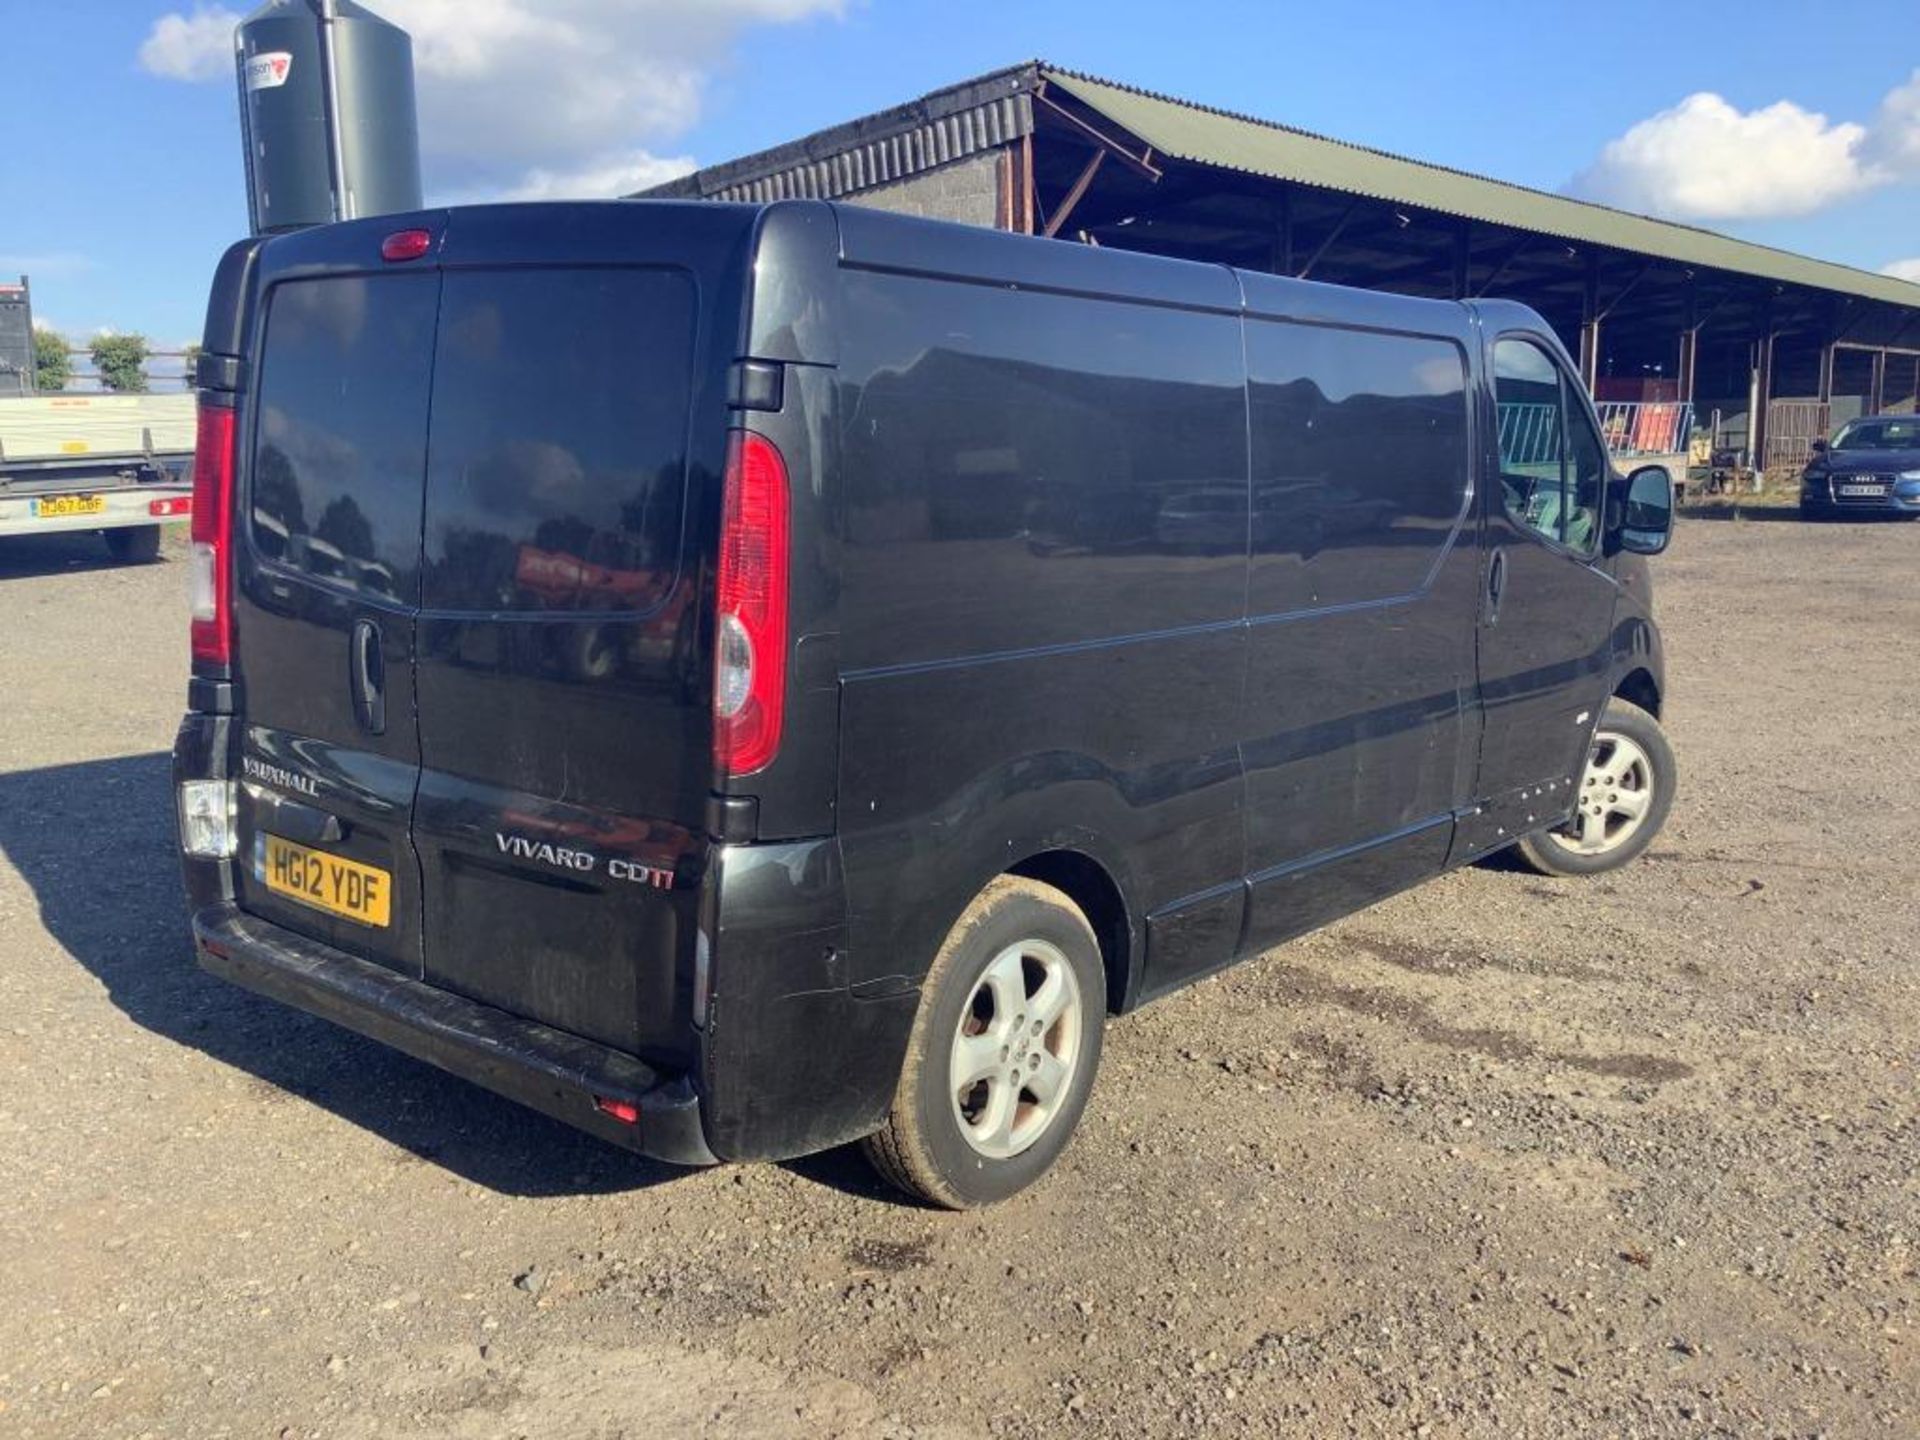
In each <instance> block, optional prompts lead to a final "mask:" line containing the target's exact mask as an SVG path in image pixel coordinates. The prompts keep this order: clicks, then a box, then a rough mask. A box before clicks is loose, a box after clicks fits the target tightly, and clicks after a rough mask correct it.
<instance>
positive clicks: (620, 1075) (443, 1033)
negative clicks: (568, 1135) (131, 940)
mask: <svg viewBox="0 0 1920 1440" xmlns="http://www.w3.org/2000/svg"><path fill="white" fill-rule="evenodd" d="M193 938H194V944H195V949H196V950H197V952H198V954H199V957H200V965H201V968H203V969H204V970H206V971H207V972H208V973H210V974H212V975H216V976H218V977H219V978H220V979H222V980H229V981H231V982H233V983H234V984H236V985H239V986H242V987H244V988H246V989H248V990H253V991H256V992H257V993H259V994H261V995H265V996H267V997H268V998H269V999H272V1000H278V1001H280V1002H282V1003H283V1004H287V1005H292V1006H293V1007H295V1008H296V1009H300V1010H305V1011H306V1012H307V1013H308V1014H310V1015H317V1016H319V1017H320V1018H321V1019H323V1020H331V1021H332V1022H333V1023H334V1024H336V1025H340V1026H344V1027H345V1028H346V1029H348V1030H353V1031H356V1032H357V1033H359V1034H361V1035H365V1036H366V1037H367V1038H369V1039H371V1040H377V1041H379V1042H380V1043H381V1044H382V1045H387V1046H390V1047H392V1048H393V1049H395V1050H398V1051H400V1052H402V1053H403V1054H406V1055H411V1056H412V1057H413V1058H414V1059H416V1060H424V1061H425V1062H426V1063H427V1064H429V1065H433V1066H437V1067H438V1068H440V1069H442V1070H445V1071H447V1072H448V1073H449V1074H453V1075H458V1076H459V1077H460V1078H461V1079H463V1080H470V1081H472V1082H473V1083H474V1084H476V1085H480V1086H483V1087H485V1088H486V1089H488V1090H491V1091H493V1092H494V1093H495V1094H498V1095H504V1096H505V1097H506V1098H507V1099H509V1100H515V1101H518V1102H519V1103H520V1104H522V1105H525V1106H528V1107H529V1108H531V1109H534V1110H538V1111H540V1112H541V1113H542V1114H545V1115H551V1116H552V1117H553V1118H554V1119H556V1120H564V1121H565V1122H566V1123H567V1124H569V1125H573V1126H575V1127H577V1128H579V1129H581V1130H585V1131H587V1132H588V1133H589V1134H592V1135H597V1136H599V1137H600V1138H601V1139H603V1140H607V1141H610V1142H611V1143H613V1144H615V1145H619V1146H621V1147H622V1148H624V1149H627V1150H633V1151H636V1152H638V1153H639V1154H642V1155H646V1156H649V1157H651V1158H653V1159H655V1160H664V1161H667V1162H668V1163H670V1164H674V1165H714V1164H718V1163H719V1162H718V1159H717V1157H716V1156H715V1155H714V1153H713V1151H712V1150H711V1149H709V1148H708V1146H707V1140H706V1134H705V1131H704V1129H703V1127H702V1124H701V1115H700V1098H699V1096H698V1094H697V1093H696V1092H695V1090H694V1088H693V1084H692V1082H691V1081H690V1080H689V1078H688V1077H687V1076H685V1075H673V1074H667V1073H663V1072H661V1071H657V1070H655V1069H653V1067H651V1066H649V1065H647V1064H645V1063H643V1062H642V1061H639V1060H636V1059H634V1058H633V1057H632V1056H631V1055H625V1054H622V1053H621V1052H619V1051H617V1050H610V1049H608V1048H607V1047H606V1046H604V1045H597V1044H595V1043H594V1042H593V1041H591V1040H582V1039H581V1038H579V1037H578V1036H576V1035H569V1034H566V1033H565V1032H563V1031H559V1030H554V1029H552V1028H550V1027H548V1026H545V1025H539V1024H536V1023H534V1022H533V1021H530V1020H522V1019H520V1018H518V1017H517V1016H513V1015H509V1014H507V1013H506V1012H505V1011H502V1010H496V1009H494V1008H492V1007H491V1006H487V1005H481V1004H478V1003H476V1002H475V1001H472V1000H467V999H464V998H462V997H461V996H459V995H455V994H453V993H451V992H449V991H446V990H441V989H437V988H435V987H434V986H431V985H427V984H423V983H422V982H420V981H418V980H412V979H409V978H408V977H407V976H405V975H401V974H398V973H396V972H394V971H392V970H389V969H387V968H386V967H384V966H381V965H375V964H373V963H372V962H370V961H366V960H361V959H358V958H356V957H354V956H352V955H348V954H346V953H344V952H343V951H339V950H335V949H333V948H332V947H331V946H328V945H322V944H319V943H317V942H315V941H312V940H308V939H306V938H304V937H303V936H299V935H296V934H294V933H293V932H292V931H289V930H285V929H282V928H281V927H280V926H277V925H273V924H269V923H268V922H266V921H263V920H260V919H258V918H256V917H254V916H252V915H248V914H245V913H244V912H242V911H241V910H239V909H238V908H237V907H235V906H233V905H231V904H216V905H209V906H207V907H205V908H204V909H202V910H200V911H199V912H198V913H197V914H195V915H194V917H193ZM596 1097H599V1098H602V1099H605V1100H611V1101H624V1102H626V1103H627V1104H630V1105H632V1106H634V1107H635V1108H636V1109H637V1110H638V1111H639V1115H640V1120H639V1123H638V1124H637V1125H628V1124H624V1123H622V1122H621V1121H619V1120H616V1119H614V1118H613V1117H612V1116H610V1115H607V1114H604V1113H602V1111H601V1110H600V1109H599V1108H598V1107H596V1105H595V1104H594V1100H595V1098H596Z"/></svg>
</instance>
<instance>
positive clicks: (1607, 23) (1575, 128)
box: [0, 0, 1920, 348]
mask: <svg viewBox="0 0 1920 1440" xmlns="http://www.w3.org/2000/svg"><path fill="white" fill-rule="evenodd" d="M364 3H366V4H368V5H369V7H370V8H372V9H373V10H374V11H376V13H379V14H381V15H383V16H385V17H386V18H388V19H390V20H392V21H394V22H395V23H397V24H401V25H403V26H405V27H406V28H407V29H408V30H409V31H410V32H411V33H412V34H413V36H414V42H415V59H416V66H417V69H418V85H419V92H420V107H421V132H422V135H421V143H422V155H423V168H424V173H425V177H426V183H427V192H428V194H427V198H428V200H429V201H430V202H433V203H439V202H455V201H466V200H484V199H500V198H509V197H512V198H541V197H545V196H572V195H599V196H607V195H615V194H619V193H622V192H623V191H629V190H632V189H635V188H637V187H638V186H640V185H642V184H645V183H649V182H651V181H654V180H659V179H664V178H667V177H669V176H671V175H673V174H676V173H679V172H680V171H682V170H685V169H687V168H690V167H691V166H693V165H695V164H711V163H714V162H717V161H721V160H727V159H731V158H733V157H734V156H736V155H740V154H744V153H747V152H749V151H753V150H757V149H763V148H765V147H767V146H769V145H774V144H778V143H780V142H781V141H784V140H790V139H793V138H795V137H797V136H800V135H803V134H806V133H807V132H809V131H812V130H816V129H819V128H821V127H823V126H826V125H830V124H834V123H836V122H838V121H842V120H848V119H852V118H855V117H856V116H860V115H864V114H868V113H870V112H872V111H875V110H879V109H883V108H886V107H888V106H890V105H895V104H898V103H900V102H902V101H904V100H908V99H911V98H914V97H916V96H919V95H921V94H924V93H926V92H927V91H929V90H934V89H938V88H940V87H942V86H944V85H948V84H952V83H954V82H956V81H959V80H962V79H966V78H969V77H971V76H974V75H977V74H981V73H984V72H986V71H989V70H993V69H997V68H999V67H1001V66H1005V65H1009V64H1014V63H1017V62H1019V61H1022V60H1028V59H1033V58H1036V57H1038V58H1044V59H1047V60H1050V61H1052V62H1054V63H1055V64H1058V65H1061V66H1064V67H1066V68H1070V69H1076V70H1082V71H1086V72H1089V73H1092V74H1095V75H1099V76H1102V77H1104V78H1108V79H1113V80H1118V81H1122V82H1125V83H1128V84H1132V85H1137V86H1140V87H1142V88H1145V89H1151V90H1158V91H1162V92H1165V93H1168V94H1173V95H1177V96H1180V97H1182V98H1188V99H1194V100H1198V101H1201V102H1204V103H1206V104H1209V105H1213V106H1216V107H1219V108H1222V109H1228V110H1237V111H1241V112H1244V113H1248V114H1252V115H1257V116H1260V117H1262V118H1264V119H1271V120H1277V121H1280V122H1283V123H1285V124H1289V125H1295V126H1299V127H1302V128H1304V129H1308V130H1313V131H1317V132H1319V133H1322V134H1326V135H1331V136H1334V137H1336V138H1338V139H1342V140H1349V141H1353V142H1356V143H1360V144H1365V145H1371V146H1374V147H1376V148H1379V149H1383V150H1388V151H1392V152H1395V153H1398V154H1403V155H1408V156H1411V157H1413V158H1416V159H1420V160H1426V161H1432V162H1435V163H1438V164H1444V165H1449V166H1452V167H1454V168H1457V169H1462V170H1468V171H1473V172H1475V173H1478V174H1482V175H1489V176H1494V177H1496V178H1499V179H1503V180H1510V181H1515V182H1518V183H1520V184H1524V185H1531V186H1535V187H1537V188H1540V189H1545V190H1556V191H1564V192H1566V193H1570V194H1576V195H1581V196H1584V197H1587V198H1593V199H1599V200H1604V201H1606V202H1608V203H1612V204H1618V205H1621V206H1623V207H1625V208H1629V209H1633V210H1637V211H1641V212H1643V213H1652V214H1659V215H1664V216H1668V217H1671V218H1675V219H1683V220H1687V221H1689V222H1692V223H1696V224H1704V225H1708V226H1711V227H1712V228H1715V229H1720V230H1725V231H1727V232H1729V233H1732V234H1735V235H1739V236H1742V237H1744V238H1747V239H1751V240H1757V241H1761V242H1763V243H1766V244H1770V245H1777V246H1782V247H1784V248H1787V249H1791V250H1797V251H1801V252H1804V253H1807V254H1811V255H1818V256H1821V257H1823V258H1825V259H1829V260H1836V261H1840V262H1842V263H1845V264H1850V265H1855V266H1859V267H1861V268H1863V269H1868V270H1881V269H1887V270H1891V271H1892V272H1893V273H1908V274H1911V276H1912V278H1915V279H1920V25H1916V23H1915V19H1916V16H1915V12H1914V8H1913V0H1899V3H1882V0H1855V3H1853V4H1850V5H1848V6H1847V7H1846V11H1845V21H1844V23H1837V22H1834V21H1829V20H1823V19H1820V18H1819V14H1820V12H1819V11H1818V10H1816V9H1815V7H1813V6H1812V5H1810V4H1809V5H1799V4H1788V3H1783V0H1743V3H1739V4H1721V3H1689V4H1678V5H1677V4H1673V3H1671V0H1660V3H1642V0H1608V3H1606V4H1594V5H1580V6H1568V5H1559V4H1554V3H1551V0H1549V3H1544V4H1535V5H1532V6H1515V5H1513V4H1511V3H1503V4H1480V3H1472V0H1456V3H1453V4H1448V5H1434V4H1431V3H1425V4H1404V5H1403V4H1399V3H1394V0H1376V3H1374V4H1371V5H1368V6H1366V7H1364V9H1359V10H1356V9H1354V8H1352V7H1348V6H1346V5H1338V4H1325V3H1322V4H1318V5H1311V6H1308V5H1298V4H1294V3H1289V0H1184V3H1181V4H1177V5H1175V4H1168V3H1166V0H1160V3H1156V4H1151V5H1149V4H1142V3H1136V0H1100V3H1094V0H364ZM250 8H251V6H250V5H249V4H247V3H246V0H236V3H233V4H229V5H222V4H219V3H207V0H0V36H4V40H5V43H4V44H0V66H3V67H4V69H3V70H0V94H4V95H5V96H6V99H7V102H8V103H7V106H6V111H7V115H8V117H9V124H8V127H7V128H8V133H7V137H6V139H5V141H4V143H0V276H4V277H7V278H11V277H12V276H14V275H16V274H18V273H20V272H23V271H24V272H27V273H28V274H30V275H31V277H32V281H33V297H34V311H35V316H36V319H37V320H39V321H41V322H42V323H50V324H52V325H53V326H55V327H57V328H59V329H61V330H62V331H63V332H64V333H66V334H67V335H68V336H69V337H70V338H72V339H76V340H84V338H85V337H87V336H90V335H92V334H94V333H96V332H97V331H99V330H101V329H116V330H122V331H139V332H141V333H143V334H145V335H147V336H148V337H149V338H150V339H151V340H152V341H153V342H154V344H155V345H156V346H160V347H165V348H171V347H177V346H179V345H181V344H183V343H185V342H186V341H188V340H191V339H194V338H196V337H197V335H198V332H199V329H200V322H201V314H202V306H203V304H204V301H205V295H206V287H207V282H208V279H209V277H210V276H211V274H212V270H213V266H214V263H215V261H216V260H217V259H218V257H219V255H220V252H221V250H222V249H223V248H224V247H225V246H226V245H227V243H228V242H230V241H231V240H233V239H236V238H238V237H240V236H242V235H243V234H244V233H245V231H246V225H247V216H246V195H245V189H244V181H243V178H242V171H241V154H240V143H239V122H238V116H237V102H236V98H235V85H234V80H233V72H232V60H231V39H230V36H231V27H232V24H233V22H234V20H235V19H236V18H238V15H239V14H241V13H244V12H245V11H246V10H248V9H250ZM1356 16H1362V17H1364V18H1355V17H1356Z"/></svg>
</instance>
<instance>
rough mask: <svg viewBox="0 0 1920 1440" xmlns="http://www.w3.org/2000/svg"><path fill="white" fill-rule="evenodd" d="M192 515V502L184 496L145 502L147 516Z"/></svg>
mask: <svg viewBox="0 0 1920 1440" xmlns="http://www.w3.org/2000/svg"><path fill="white" fill-rule="evenodd" d="M192 513H193V501H191V500H189V499H188V498H187V497H186V496H185V495H172V496H169V497H168V498H166V499H164V500H149V501H148V502H147V514H149V515H155V516H164V515H191V514H192Z"/></svg>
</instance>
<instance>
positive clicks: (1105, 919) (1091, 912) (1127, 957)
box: [1006, 848, 1135, 1014]
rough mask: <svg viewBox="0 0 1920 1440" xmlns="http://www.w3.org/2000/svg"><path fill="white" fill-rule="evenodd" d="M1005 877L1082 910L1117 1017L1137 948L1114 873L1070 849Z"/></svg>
mask: <svg viewBox="0 0 1920 1440" xmlns="http://www.w3.org/2000/svg"><path fill="white" fill-rule="evenodd" d="M1006 873H1007V874H1009V875H1019V876H1022V877H1024V878H1026V879H1028V880H1038V881H1039V882H1040V883H1041V884H1043V885H1051V886H1052V887H1053V888H1054V889H1056V890H1058V891H1060V892H1061V893H1062V894H1064V895H1065V896H1066V897H1067V898H1068V899H1069V900H1071V901H1073V903H1074V904H1075V905H1077V906H1079V907H1080V911H1081V913H1082V914H1084V915H1085V916H1086V917H1087V923H1088V924H1089V925H1091V926H1092V927H1093V933H1094V938H1095V939H1097V940H1098V941H1099V942H1100V959H1101V964H1102V966H1103V968H1104V969H1105V970H1106V974H1107V1010H1108V1012H1109V1013H1110V1014H1117V1013H1119V1011H1120V1010H1121V1009H1123V1008H1124V1004H1125V1001H1126V998H1127V996H1128V994H1129V993H1130V989H1131V985H1132V980H1133V972H1132V964H1133V956H1134V953H1135V945H1134V934H1133V921H1132V919H1131V916H1130V914H1129V912H1128V910H1127V901H1126V896H1125V895H1124V894H1123V893H1122V892H1121V889H1120V885H1119V882H1118V881H1116V880H1115V879H1114V878H1113V875H1112V873H1111V872H1110V871H1108V869H1107V867H1106V866H1105V865H1102V864H1101V863H1100V862H1099V861H1098V860H1096V859H1094V858H1093V857H1092V856H1091V855H1088V854H1087V853H1086V852H1085V851H1082V850H1074V849H1070V848H1056V849H1051V850H1041V851H1038V852H1036V853H1035V854H1032V855H1029V856H1028V857H1027V858H1026V859H1024V860H1022V861H1020V862H1019V863H1018V864H1016V865H1010V866H1008V867H1007V870H1006Z"/></svg>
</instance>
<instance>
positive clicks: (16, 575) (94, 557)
mask: <svg viewBox="0 0 1920 1440" xmlns="http://www.w3.org/2000/svg"><path fill="white" fill-rule="evenodd" d="M161 554H162V555H165V554H166V552H165V551H164V550H163V551H161ZM137 568H138V567H137V566H134V565H131V564H129V562H127V561H124V560H116V559H114V558H113V556H112V555H110V554H108V553H107V542H106V541H105V540H103V539H101V538H100V537H99V536H98V535H93V534H89V533H88V532H86V531H84V530H80V531H69V532H67V533H65V534H62V535H9V536H8V537H7V538H6V539H4V540H0V581H6V580H19V579H26V578H29V577H31V576H35V575H58V574H60V573H62V572H63V571H72V572H73V573H75V574H85V573H86V572H87V571H89V570H120V569H137Z"/></svg>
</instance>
